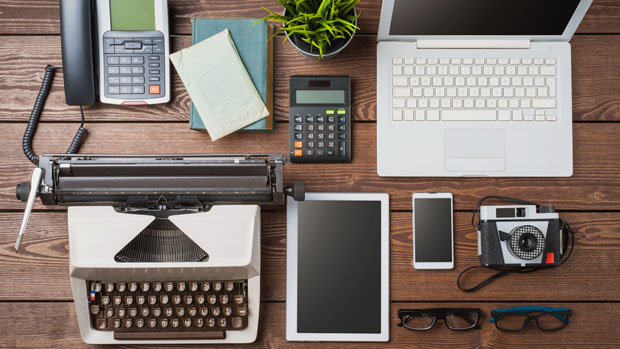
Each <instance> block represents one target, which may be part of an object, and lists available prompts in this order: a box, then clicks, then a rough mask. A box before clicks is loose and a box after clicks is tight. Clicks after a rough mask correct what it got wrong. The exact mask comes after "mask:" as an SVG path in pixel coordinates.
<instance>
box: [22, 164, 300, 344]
mask: <svg viewBox="0 0 620 349" xmlns="http://www.w3.org/2000/svg"><path fill="white" fill-rule="evenodd" d="M284 163H285V159H284V158H283V157H282V156H281V155H240V156H219V155H218V156H215V155H209V156H206V155H205V156H198V155H196V156H186V155H182V156H109V155H108V156H101V155H96V156H95V155H80V156H77V155H72V156H69V157H68V156H66V155H43V156H40V157H39V167H37V168H36V169H35V170H34V173H33V178H32V180H31V182H30V183H23V184H21V185H20V186H18V188H17V194H18V197H19V198H20V199H22V200H23V201H27V202H28V206H27V211H26V215H25V217H24V221H23V224H22V230H21V231H20V235H19V237H18V241H17V243H16V249H18V248H19V243H20V241H21V239H22V236H23V232H24V230H25V227H26V222H27V220H28V215H29V212H30V209H31V208H32V204H33V202H34V198H35V197H36V196H38V197H40V198H41V201H42V202H43V203H44V204H50V205H51V204H54V205H56V204H62V205H68V206H69V209H68V227H69V248H70V253H69V254H70V276H71V288H72V290H73V297H74V300H75V310H76V314H77V319H78V322H79V327H80V332H81V335H82V338H83V339H84V341H85V342H86V343H89V344H166V343H168V344H170V343H174V344H206V343H251V342H254V341H255V340H256V336H257V331H258V318H259V306H260V227H261V221H260V206H259V205H263V204H267V205H281V204H283V203H284V201H285V197H286V195H292V196H294V197H295V198H296V199H297V200H303V196H304V189H303V183H295V185H294V186H293V187H292V188H286V189H285V188H284V186H283V178H282V177H283V175H282V166H283V165H284Z"/></svg>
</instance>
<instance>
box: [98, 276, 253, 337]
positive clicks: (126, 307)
mask: <svg viewBox="0 0 620 349" xmlns="http://www.w3.org/2000/svg"><path fill="white" fill-rule="evenodd" d="M87 287H88V294H89V312H90V321H91V326H92V327H93V328H94V329H97V330H100V331H114V338H115V339H136V340H137V339H141V340H150V339H221V338H225V336H226V334H225V331H230V330H243V329H245V328H247V326H248V300H247V280H242V281H239V280H237V281H190V282H187V281H182V282H106V281H103V282H102V281H89V282H87Z"/></svg>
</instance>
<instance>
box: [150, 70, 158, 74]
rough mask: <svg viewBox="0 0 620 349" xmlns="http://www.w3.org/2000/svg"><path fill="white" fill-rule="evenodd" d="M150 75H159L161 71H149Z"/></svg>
mask: <svg viewBox="0 0 620 349" xmlns="http://www.w3.org/2000/svg"><path fill="white" fill-rule="evenodd" d="M149 74H159V70H149Z"/></svg>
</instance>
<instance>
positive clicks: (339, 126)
mask: <svg viewBox="0 0 620 349" xmlns="http://www.w3.org/2000/svg"><path fill="white" fill-rule="evenodd" d="M346 130H347V125H338V131H343V132H344V131H346Z"/></svg>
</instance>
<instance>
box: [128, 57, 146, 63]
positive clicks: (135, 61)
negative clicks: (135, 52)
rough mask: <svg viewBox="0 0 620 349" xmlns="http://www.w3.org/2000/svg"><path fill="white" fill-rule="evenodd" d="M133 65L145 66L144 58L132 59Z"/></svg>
mask: <svg viewBox="0 0 620 349" xmlns="http://www.w3.org/2000/svg"><path fill="white" fill-rule="evenodd" d="M131 64H144V57H131Z"/></svg>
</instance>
